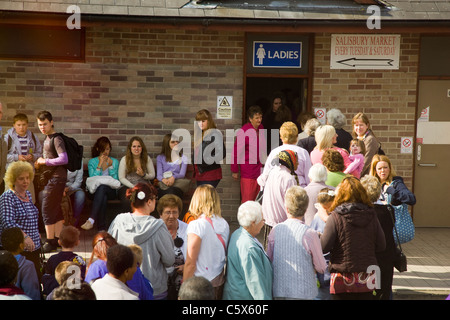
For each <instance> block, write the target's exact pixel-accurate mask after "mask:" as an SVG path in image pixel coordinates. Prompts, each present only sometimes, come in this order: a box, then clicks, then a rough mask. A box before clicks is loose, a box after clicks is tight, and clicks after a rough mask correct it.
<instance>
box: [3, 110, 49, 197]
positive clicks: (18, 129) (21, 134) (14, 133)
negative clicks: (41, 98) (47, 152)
mask: <svg viewBox="0 0 450 320" xmlns="http://www.w3.org/2000/svg"><path fill="white" fill-rule="evenodd" d="M4 139H5V141H6V143H7V145H8V155H7V158H6V167H8V166H9V164H11V163H12V162H15V161H27V162H29V163H31V164H32V165H33V164H34V161H36V160H37V159H38V158H39V157H41V156H42V145H41V142H40V141H39V139H38V138H37V136H36V135H35V134H34V133H32V132H31V131H30V130H28V117H27V115H26V114H24V113H18V114H16V115H15V116H14V118H13V127H12V128H10V129H9V130H8V133H7V134H5V137H4ZM29 191H30V193H31V197H32V198H33V202H36V195H35V191H34V185H33V183H30V187H29Z"/></svg>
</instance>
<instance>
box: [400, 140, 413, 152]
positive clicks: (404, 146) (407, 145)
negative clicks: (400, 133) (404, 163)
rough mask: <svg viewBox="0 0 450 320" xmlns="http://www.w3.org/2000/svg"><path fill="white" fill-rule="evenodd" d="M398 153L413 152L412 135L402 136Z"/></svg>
mask: <svg viewBox="0 0 450 320" xmlns="http://www.w3.org/2000/svg"><path fill="white" fill-rule="evenodd" d="M400 153H413V137H402V138H401V147H400Z"/></svg>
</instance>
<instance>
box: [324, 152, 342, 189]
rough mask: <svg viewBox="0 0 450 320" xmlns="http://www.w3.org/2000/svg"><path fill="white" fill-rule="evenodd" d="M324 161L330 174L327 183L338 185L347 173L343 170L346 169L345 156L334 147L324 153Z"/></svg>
mask: <svg viewBox="0 0 450 320" xmlns="http://www.w3.org/2000/svg"><path fill="white" fill-rule="evenodd" d="M322 163H323V165H324V166H325V168H327V171H328V176H327V180H326V181H325V183H326V184H327V185H329V186H332V187H335V188H336V187H337V186H338V184H339V183H341V181H342V179H344V178H345V177H346V176H347V174H345V173H344V172H343V171H344V169H345V165H344V158H342V156H341V154H340V153H339V152H338V151H336V150H333V149H328V150H326V151H325V152H324V153H323V156H322Z"/></svg>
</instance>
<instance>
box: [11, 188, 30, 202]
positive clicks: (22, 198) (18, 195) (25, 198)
mask: <svg viewBox="0 0 450 320" xmlns="http://www.w3.org/2000/svg"><path fill="white" fill-rule="evenodd" d="M14 193H15V194H16V196H17V197H18V198H19V199H20V200H22V201H28V197H27V194H26V193H25V196H22V195H21V194H19V193H18V192H17V191H16V190H14Z"/></svg>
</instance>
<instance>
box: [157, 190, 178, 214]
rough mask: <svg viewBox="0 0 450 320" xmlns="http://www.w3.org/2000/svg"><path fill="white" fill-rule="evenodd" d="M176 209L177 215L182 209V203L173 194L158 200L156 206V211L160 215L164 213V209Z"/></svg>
mask: <svg viewBox="0 0 450 320" xmlns="http://www.w3.org/2000/svg"><path fill="white" fill-rule="evenodd" d="M168 207H169V208H175V207H177V208H178V213H181V210H182V209H183V202H182V201H181V199H180V197H178V196H176V195H174V194H166V195H164V196H162V197H161V199H159V200H158V205H157V206H156V210H157V211H158V213H159V214H160V215H161V214H162V213H163V211H164V208H168Z"/></svg>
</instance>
